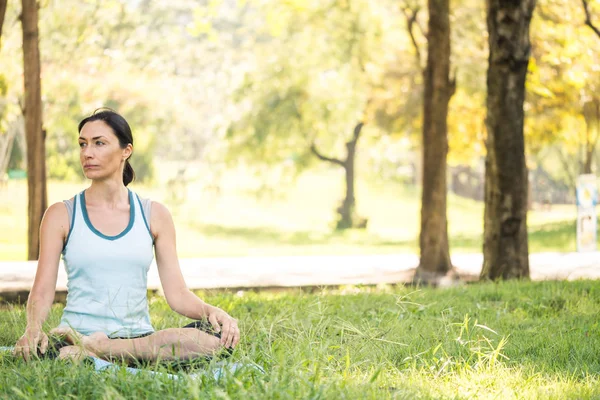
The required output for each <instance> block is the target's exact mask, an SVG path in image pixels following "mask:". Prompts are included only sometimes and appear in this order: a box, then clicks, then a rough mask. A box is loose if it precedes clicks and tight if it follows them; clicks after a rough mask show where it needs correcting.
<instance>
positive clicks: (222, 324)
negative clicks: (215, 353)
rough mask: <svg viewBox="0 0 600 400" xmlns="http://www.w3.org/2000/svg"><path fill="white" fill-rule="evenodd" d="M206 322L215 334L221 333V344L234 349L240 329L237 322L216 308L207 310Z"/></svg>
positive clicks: (238, 338) (238, 339)
mask: <svg viewBox="0 0 600 400" xmlns="http://www.w3.org/2000/svg"><path fill="white" fill-rule="evenodd" d="M208 322H210V324H211V325H212V326H213V329H214V330H215V332H220V333H221V344H222V345H223V346H225V347H231V348H233V347H235V346H236V345H237V344H238V342H239V341H240V329H239V328H238V324H237V320H236V319H235V318H232V317H231V316H230V315H229V314H227V313H226V312H225V311H223V310H221V309H220V308H218V307H214V306H210V307H209V308H208Z"/></svg>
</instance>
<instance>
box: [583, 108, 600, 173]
mask: <svg viewBox="0 0 600 400" xmlns="http://www.w3.org/2000/svg"><path fill="white" fill-rule="evenodd" d="M583 118H584V120H585V127H586V134H585V143H584V144H583V147H584V154H583V156H584V160H583V165H582V170H581V173H582V174H591V173H592V164H593V161H594V154H595V153H596V144H597V143H598V138H599V137H600V101H598V99H596V98H595V99H593V100H591V101H588V102H586V103H585V104H584V105H583ZM594 133H595V134H594Z"/></svg>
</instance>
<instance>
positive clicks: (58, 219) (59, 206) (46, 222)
mask: <svg viewBox="0 0 600 400" xmlns="http://www.w3.org/2000/svg"><path fill="white" fill-rule="evenodd" d="M42 229H43V230H51V231H54V232H56V231H57V230H61V231H62V232H68V231H69V213H68V211H67V207H66V206H65V204H64V203H63V202H58V203H54V204H52V205H51V206H50V207H48V209H47V210H46V212H45V213H44V218H43V219H42Z"/></svg>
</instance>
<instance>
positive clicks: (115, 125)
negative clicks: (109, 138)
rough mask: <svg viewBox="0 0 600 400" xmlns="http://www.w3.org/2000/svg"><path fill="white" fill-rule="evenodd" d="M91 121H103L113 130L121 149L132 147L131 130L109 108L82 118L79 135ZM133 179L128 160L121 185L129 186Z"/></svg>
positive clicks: (123, 120) (119, 116)
mask: <svg viewBox="0 0 600 400" xmlns="http://www.w3.org/2000/svg"><path fill="white" fill-rule="evenodd" d="M92 121H104V123H106V125H108V126H110V127H111V129H112V130H113V132H114V134H115V135H116V136H117V138H118V139H119V145H120V146H121V148H122V149H124V148H125V147H127V145H128V144H131V145H132V146H133V135H132V134H131V128H130V127H129V124H128V123H127V121H126V120H125V118H123V117H122V116H121V115H119V114H117V113H116V112H115V111H113V110H111V109H110V108H99V109H97V110H95V111H94V113H93V114H92V115H90V116H89V117H87V118H84V119H83V120H82V121H81V122H80V123H79V127H78V130H79V133H81V128H83V126H84V125H85V124H87V123H88V122H92ZM134 179H135V172H134V171H133V168H132V167H131V164H129V158H127V160H125V168H124V169H123V184H124V185H125V186H127V185H129V184H130V183H131V182H132V181H133V180H134Z"/></svg>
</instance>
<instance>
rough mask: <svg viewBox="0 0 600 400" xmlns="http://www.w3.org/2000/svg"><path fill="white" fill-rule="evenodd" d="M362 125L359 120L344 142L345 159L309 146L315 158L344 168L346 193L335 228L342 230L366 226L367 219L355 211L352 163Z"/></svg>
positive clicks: (338, 211)
mask: <svg viewBox="0 0 600 400" xmlns="http://www.w3.org/2000/svg"><path fill="white" fill-rule="evenodd" d="M363 126H364V123H363V122H359V123H357V124H356V126H355V127H354V132H353V135H352V140H350V141H349V142H347V143H346V159H345V160H340V159H337V158H332V157H326V156H324V155H323V154H321V153H320V152H319V151H318V150H317V148H316V146H315V145H314V144H313V145H312V146H311V148H310V149H311V151H312V152H313V154H314V155H315V156H317V158H318V159H319V160H321V161H327V162H330V163H333V164H336V165H339V166H341V167H342V168H344V173H345V178H346V179H345V181H346V194H345V196H344V200H343V201H342V204H341V205H340V206H339V207H338V209H337V213H338V214H339V219H338V222H337V223H336V229H338V230H343V229H349V228H361V229H362V228H366V227H367V219H365V218H361V217H359V216H358V214H357V213H356V200H355V196H354V181H355V174H354V163H355V158H356V144H357V143H358V138H359V137H360V133H361V131H362V128H363Z"/></svg>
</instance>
